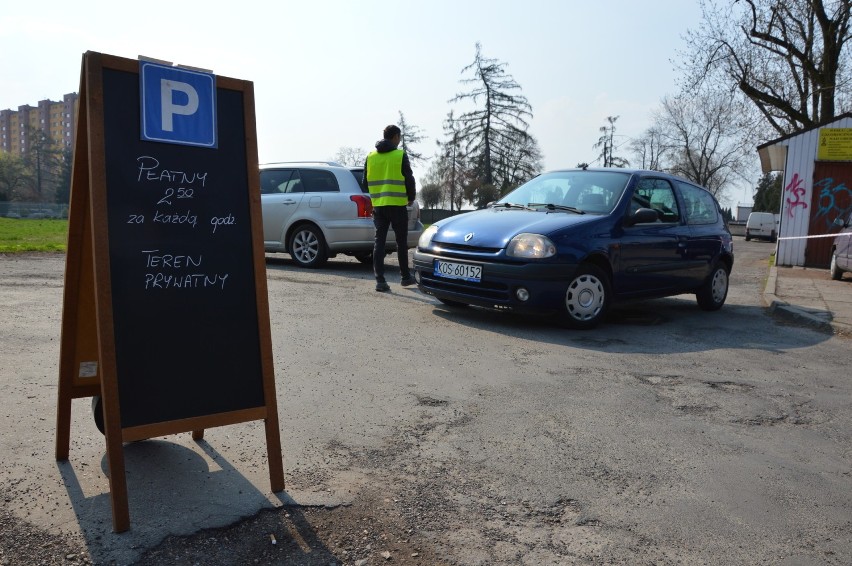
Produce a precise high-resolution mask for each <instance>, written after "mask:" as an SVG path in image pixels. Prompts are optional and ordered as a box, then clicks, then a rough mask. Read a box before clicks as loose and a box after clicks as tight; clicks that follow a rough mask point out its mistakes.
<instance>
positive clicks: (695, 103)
mask: <svg viewBox="0 0 852 566" xmlns="http://www.w3.org/2000/svg"><path fill="white" fill-rule="evenodd" d="M744 106H745V102H743V101H742V100H741V99H740V97H738V96H737V94H736V93H734V92H724V91H718V90H716V91H710V90H704V91H701V92H698V93H690V94H688V95H687V94H682V95H680V96H676V97H669V98H664V99H663V102H662V108H661V109H660V110H659V111H658V112H657V113H656V115H655V122H656V127H657V128H659V130H660V132H661V134H662V136H663V137H664V139H665V143H666V145H667V146H668V147H669V148H670V152H669V153H668V157H669V158H668V159H667V161H666V164H665V169H666V170H668V171H670V172H672V173H674V174H676V175H681V176H682V177H685V178H687V179H689V180H691V181H693V182H695V183H698V184H700V185H703V186H704V187H707V188H708V189H709V190H710V191H711V192H712V193H713V194H714V195H716V196H717V197H721V195H722V194H723V193H724V190H725V188H727V187H728V186H729V185H730V184H732V183H734V182H735V181H737V180H746V181H749V179H748V173H749V172H750V171H751V166H750V164H751V162H752V161H753V159H754V141H753V133H754V125H753V123H751V122H750V121H749V120H748V117H749V115H748V113H747V112H746V111H745V108H744Z"/></svg>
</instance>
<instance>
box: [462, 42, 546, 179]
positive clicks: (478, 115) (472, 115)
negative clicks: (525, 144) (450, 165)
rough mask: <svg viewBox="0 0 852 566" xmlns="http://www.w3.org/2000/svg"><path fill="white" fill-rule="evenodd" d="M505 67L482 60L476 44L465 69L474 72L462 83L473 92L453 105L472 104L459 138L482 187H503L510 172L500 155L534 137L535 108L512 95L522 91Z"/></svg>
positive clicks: (465, 71) (479, 46)
mask: <svg viewBox="0 0 852 566" xmlns="http://www.w3.org/2000/svg"><path fill="white" fill-rule="evenodd" d="M505 69H506V64H505V63H500V62H498V61H497V60H496V59H489V58H486V57H483V55H482V47H481V45H480V44H479V43H477V44H476V56H475V58H474V60H473V63H471V64H470V65H468V66H467V67H465V68H464V69H462V74H465V73H471V74H472V75H473V76H472V77H470V78H466V79H462V81H461V82H462V83H463V84H471V85H474V86H473V88H472V90H471V91H469V92H466V93H461V94H458V95H456V96H455V98H453V99H452V100H450V102H470V103H473V105H474V106H475V109H474V110H471V111H469V112H465V113H464V114H462V115H461V116H459V117H458V118H457V119H456V121H457V123H458V127H457V129H458V132H459V139H460V140H461V141H462V143H463V144H464V147H465V153H466V154H467V156H468V161H469V163H470V165H471V168H472V170H473V172H474V173H475V175H476V177H477V179H478V180H479V184H480V185H482V186H487V185H490V186H501V185H503V184H504V182H505V179H506V177H507V172H506V171H504V170H501V169H499V165H500V162H499V159H498V157H497V156H498V155H500V154H501V153H503V154H508V153H510V152H511V150H510V149H509V147H507V146H511V145H516V144H517V142H518V140H520V139H523V138H526V137H531V136H530V134H528V133H527V130H528V128H529V124H528V122H527V119H529V118H532V107H531V106H530V104H529V102H528V101H527V99H526V97H525V96H523V95H521V94H513V93H514V92H515V91H519V90H520V89H521V87H520V85H519V84H518V83H517V82H515V79H513V78H512V77H511V76H510V75H507V74H506V71H505Z"/></svg>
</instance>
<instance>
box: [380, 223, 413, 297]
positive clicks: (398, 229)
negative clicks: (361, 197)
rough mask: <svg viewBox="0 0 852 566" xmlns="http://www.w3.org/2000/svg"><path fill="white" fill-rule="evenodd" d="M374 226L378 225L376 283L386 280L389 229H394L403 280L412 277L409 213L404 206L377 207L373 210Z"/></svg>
mask: <svg viewBox="0 0 852 566" xmlns="http://www.w3.org/2000/svg"><path fill="white" fill-rule="evenodd" d="M373 224H375V225H376V241H375V243H374V244H373V273H375V274H376V281H384V280H385V242H386V241H387V237H388V228H390V227H393V232H394V234H395V235H396V255H397V258H398V259H399V272H400V274H401V275H402V278H403V279H405V278H406V277H411V270H410V269H409V268H408V211H407V210H406V209H405V207H404V206H377V207H375V208H373Z"/></svg>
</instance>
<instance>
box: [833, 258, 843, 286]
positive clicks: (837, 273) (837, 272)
mask: <svg viewBox="0 0 852 566" xmlns="http://www.w3.org/2000/svg"><path fill="white" fill-rule="evenodd" d="M830 271H831V278H832V279H834V280H835V281H840V280H841V279H843V270H842V269H840V267H839V266H838V265H837V254H836V253H834V252H832V253H831V268H830Z"/></svg>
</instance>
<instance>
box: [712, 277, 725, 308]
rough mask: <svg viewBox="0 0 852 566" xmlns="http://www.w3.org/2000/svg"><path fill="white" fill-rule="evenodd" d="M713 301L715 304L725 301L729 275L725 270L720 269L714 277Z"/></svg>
mask: <svg viewBox="0 0 852 566" xmlns="http://www.w3.org/2000/svg"><path fill="white" fill-rule="evenodd" d="M712 290H713V300H714V301H715V302H717V303H718V302H721V301H723V300H724V299H725V295H726V294H727V292H728V274H727V273H726V272H725V270H724V269H719V270H717V271H716V274H715V275H714V276H713V286H712Z"/></svg>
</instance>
